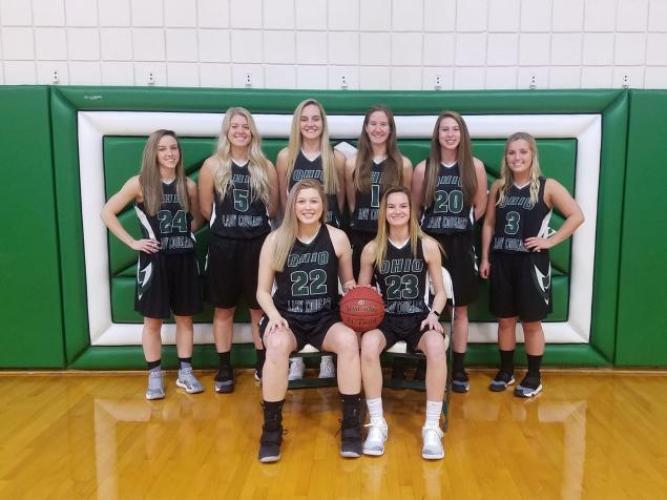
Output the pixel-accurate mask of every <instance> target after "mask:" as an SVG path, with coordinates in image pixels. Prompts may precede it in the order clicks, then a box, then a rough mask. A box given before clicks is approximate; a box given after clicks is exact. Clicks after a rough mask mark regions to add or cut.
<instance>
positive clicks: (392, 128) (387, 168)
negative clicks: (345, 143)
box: [353, 106, 403, 193]
mask: <svg viewBox="0 0 667 500" xmlns="http://www.w3.org/2000/svg"><path fill="white" fill-rule="evenodd" d="M376 111H381V112H382V113H384V114H385V115H386V116H387V122H389V137H387V142H386V147H387V159H386V160H385V163H384V169H383V171H382V190H383V191H386V190H387V189H389V188H390V187H392V186H399V185H401V184H402V183H403V157H402V156H401V153H400V151H399V150H398V145H397V143H396V121H395V120H394V114H393V113H392V112H391V110H390V109H389V108H388V107H387V106H373V107H372V108H370V109H369V110H368V111H367V112H366V116H364V124H363V126H362V127H361V135H360V136H359V142H358V144H357V159H356V164H355V166H354V177H353V178H354V187H355V188H356V190H357V191H359V192H360V193H367V192H368V191H370V189H371V161H372V160H373V158H372V155H373V147H372V146H371V140H370V139H369V137H368V134H367V133H366V126H367V125H368V122H369V121H370V119H371V115H372V114H373V113H375V112H376Z"/></svg>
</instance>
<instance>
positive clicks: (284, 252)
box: [272, 179, 327, 272]
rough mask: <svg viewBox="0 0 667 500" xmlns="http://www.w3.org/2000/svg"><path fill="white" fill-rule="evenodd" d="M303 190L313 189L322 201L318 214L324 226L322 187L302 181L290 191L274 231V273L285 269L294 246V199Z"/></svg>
mask: <svg viewBox="0 0 667 500" xmlns="http://www.w3.org/2000/svg"><path fill="white" fill-rule="evenodd" d="M304 189H314V190H315V191H317V194H318V195H319V196H320V200H322V213H321V214H320V219H319V221H320V223H321V224H324V217H325V214H326V213H327V197H326V196H325V195H324V187H323V186H322V183H321V182H320V181H318V180H317V179H302V180H300V181H299V182H297V183H296V184H294V186H293V187H292V189H290V192H289V196H288V197H287V205H286V206H285V216H284V217H283V222H282V224H280V227H279V228H278V229H276V231H275V233H276V234H275V237H274V239H275V242H276V246H275V249H274V252H273V260H272V266H273V270H274V271H276V272H281V271H282V270H283V269H284V267H285V261H286V260H287V256H288V255H289V253H290V250H291V249H292V247H293V246H294V242H295V241H296V236H297V234H298V232H299V220H298V219H297V217H296V199H297V197H298V196H299V193H300V192H301V191H303V190H304Z"/></svg>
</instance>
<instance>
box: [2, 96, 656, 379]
mask: <svg viewBox="0 0 667 500" xmlns="http://www.w3.org/2000/svg"><path fill="white" fill-rule="evenodd" d="M308 95H312V96H314V97H316V98H318V99H320V100H321V101H322V102H323V103H324V105H325V107H327V108H328V109H332V110H335V111H336V112H339V113H340V112H355V113H358V112H360V110H364V109H365V108H366V107H368V106H369V105H371V104H375V103H377V102H387V103H389V104H391V105H392V107H393V108H394V110H395V111H396V112H398V113H423V112H433V111H434V110H438V109H441V108H443V107H447V108H451V109H457V110H459V111H461V112H463V113H466V114H480V113H484V114H486V113H501V114H502V113H537V112H544V113H600V114H602V117H603V150H602V168H601V178H600V186H599V187H600V195H599V200H598V214H599V215H598V221H597V225H598V231H597V236H596V241H597V243H596V263H595V280H594V282H595V284H594V301H593V318H592V319H593V326H592V336H591V341H590V344H588V345H581V344H572V345H567V344H566V345H550V346H549V348H548V349H547V356H546V357H545V363H547V364H551V365H554V364H557V365H588V366H604V365H614V364H616V365H623V366H667V339H666V338H665V336H664V334H665V333H667V328H666V326H667V322H666V321H665V319H664V316H663V315H662V314H660V313H659V307H658V304H659V302H658V301H659V297H661V296H662V295H661V294H660V289H659V287H660V281H659V280H658V279H656V277H661V276H666V275H667V272H666V271H667V269H665V268H666V266H667V264H665V262H664V256H665V255H667V237H665V233H664V229H665V228H666V224H665V223H664V222H662V221H663V220H664V218H663V216H662V212H661V211H659V210H657V203H656V202H655V200H657V199H658V196H659V195H660V194H662V193H661V192H659V190H662V186H663V185H664V184H665V181H666V180H667V175H666V174H665V173H664V172H665V168H664V167H663V166H662V163H663V162H664V159H665V158H667V141H665V140H664V137H663V136H664V131H665V130H667V123H666V121H667V119H666V118H665V117H664V112H663V113H662V114H661V113H660V111H661V110H665V111H667V92H664V91H656V92H652V91H624V90H599V91H530V92H529V91H513V92H482V91H478V92H403V93H397V92H348V91H345V92H340V91H312V92H309V93H308ZM304 96H305V94H304V93H303V92H301V91H260V90H215V89H139V88H118V87H113V88H85V87H0V110H1V111H2V116H3V118H4V120H3V124H2V125H1V126H0V127H1V128H0V131H1V132H2V133H1V134H0V141H1V143H2V145H3V146H4V147H3V151H4V152H5V161H4V162H3V166H2V169H3V171H4V173H5V175H4V182H3V183H0V195H1V196H2V199H3V200H4V201H5V206H6V207H8V209H9V214H8V220H10V221H12V222H11V223H10V226H9V227H10V229H9V230H8V231H6V232H4V233H3V236H2V237H0V258H1V260H0V266H1V267H0V271H1V274H0V277H1V281H0V283H1V284H2V287H1V289H0V304H2V306H1V307H2V311H3V313H4V319H5V321H4V324H3V327H2V329H1V330H0V368H60V367H70V368H84V369H102V368H106V369H114V368H116V369H120V368H134V367H141V366H142V364H143V363H142V356H141V349H140V348H139V347H137V346H128V347H91V346H90V345H89V341H88V336H87V314H86V297H85V276H84V272H83V250H82V229H81V219H80V200H79V177H78V150H77V142H76V112H77V111H78V110H155V111H207V112H220V111H223V110H224V109H225V108H226V107H228V106H230V105H233V104H234V105H238V104H240V105H245V106H247V107H248V108H250V109H251V111H253V112H282V113H286V112H288V113H289V112H291V110H292V109H293V108H294V106H295V105H296V104H297V103H298V102H299V101H300V100H301V99H303V97H304ZM362 112H363V111H362ZM193 141H194V142H201V143H203V144H197V146H201V147H203V146H207V144H206V141H205V140H201V141H200V140H193ZM121 142H122V140H121ZM126 142H127V143H131V144H134V145H135V146H136V147H135V149H137V148H138V149H137V153H138V152H140V146H141V144H139V143H137V139H136V138H127V139H126ZM267 142H269V141H267ZM478 142H479V144H476V150H477V148H479V156H480V157H481V158H482V159H484V154H485V148H486V145H485V144H484V141H478ZM492 142H493V141H490V142H489V145H488V154H489V155H490V156H489V158H488V159H487V160H486V161H487V163H489V167H490V171H491V172H493V169H494V168H495V167H494V160H493V158H495V156H497V155H495V149H497V148H496V146H497V145H496V144H492ZM135 143H136V144H135ZM116 144H117V143H116ZM267 145H268V144H267ZM107 146H108V149H107ZM193 146H194V143H193ZM407 146H408V145H407V144H406V152H407V149H409V147H407ZM131 149H132V148H130V150H131ZM626 150H627V161H626ZM126 151H127V150H126ZM492 152H493V154H492ZM271 153H272V152H269V154H270V155H271ZM114 154H116V153H115V151H114V142H112V141H108V142H106V143H105V159H109V160H112V159H113V157H114ZM107 155H108V156H109V158H107ZM492 157H493V158H492ZM121 159H122V158H121ZM196 163H198V161H197V162H196ZM495 163H497V161H496V162H495ZM198 166H199V165H198V164H196V165H194V167H195V168H196V167H198ZM496 166H497V165H496ZM121 177H123V178H125V177H127V175H125V174H123V175H122V176H121ZM114 182H115V180H114V179H109V178H108V179H107V187H109V186H110V185H111V184H113V183H114ZM110 245H111V246H112V247H114V245H115V244H114V243H113V242H111V243H110ZM116 246H117V245H116ZM110 250H111V253H112V254H114V255H117V256H118V259H117V262H118V266H116V267H115V269H114V274H115V275H116V276H117V278H118V280H119V286H122V283H123V281H122V280H123V279H125V278H126V275H127V273H126V272H125V271H127V265H126V264H128V263H129V262H126V261H127V259H128V257H129V258H130V259H131V258H132V256H128V255H126V252H124V249H123V248H120V247H119V248H115V247H114V248H110ZM559 250H562V251H561V253H562V254H563V255H562V259H563V260H567V261H569V247H568V246H567V245H564V246H563V248H562V249H559ZM26 304H27V306H26ZM114 309H115V307H114ZM479 312H480V315H483V311H482V310H480V311H479ZM117 319H120V318H117ZM134 319H135V318H130V317H128V318H126V319H125V320H127V321H133V320H134ZM121 321H122V320H121ZM195 353H196V356H197V358H198V359H199V363H198V364H199V366H209V365H212V364H213V363H214V362H215V354H214V352H213V349H212V347H211V346H197V347H196V350H195ZM252 356H253V351H252V349H251V346H246V345H242V346H241V345H240V346H235V348H234V352H233V359H234V360H235V362H237V363H250V361H251V360H252ZM469 357H470V360H471V362H472V363H480V364H489V363H495V360H496V354H495V348H494V346H493V345H474V346H471V349H470V356H469ZM165 359H166V360H167V362H168V363H169V362H173V360H174V353H173V348H172V347H169V348H167V349H166V353H165Z"/></svg>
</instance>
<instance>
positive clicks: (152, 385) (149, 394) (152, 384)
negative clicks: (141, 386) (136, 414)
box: [146, 370, 164, 400]
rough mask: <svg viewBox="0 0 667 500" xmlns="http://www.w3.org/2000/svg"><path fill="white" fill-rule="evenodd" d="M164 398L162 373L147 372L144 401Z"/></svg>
mask: <svg viewBox="0 0 667 500" xmlns="http://www.w3.org/2000/svg"><path fill="white" fill-rule="evenodd" d="M163 398H164V372H162V371H161V370H155V371H150V372H148V388H147V389H146V399H149V400H150V399H163Z"/></svg>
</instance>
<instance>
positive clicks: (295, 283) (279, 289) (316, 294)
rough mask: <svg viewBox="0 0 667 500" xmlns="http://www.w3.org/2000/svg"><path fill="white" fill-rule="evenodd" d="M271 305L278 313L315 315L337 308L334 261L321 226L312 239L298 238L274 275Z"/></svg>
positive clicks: (327, 231)
mask: <svg viewBox="0 0 667 500" xmlns="http://www.w3.org/2000/svg"><path fill="white" fill-rule="evenodd" d="M273 303H274V304H275V306H276V309H278V311H280V312H286V313H290V314H317V313H320V312H323V311H334V310H337V309H338V258H337V257H336V251H335V250H334V246H333V243H332V241H331V236H330V235H329V230H328V229H327V227H326V225H325V224H322V225H321V226H320V230H319V231H318V233H317V236H315V239H314V240H313V241H311V242H310V243H303V242H302V241H299V240H298V239H297V240H296V241H295V242H294V246H292V249H291V250H290V253H289V255H288V256H287V260H286V261H285V267H284V269H283V270H282V271H281V272H279V273H276V290H275V292H274V294H273Z"/></svg>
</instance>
